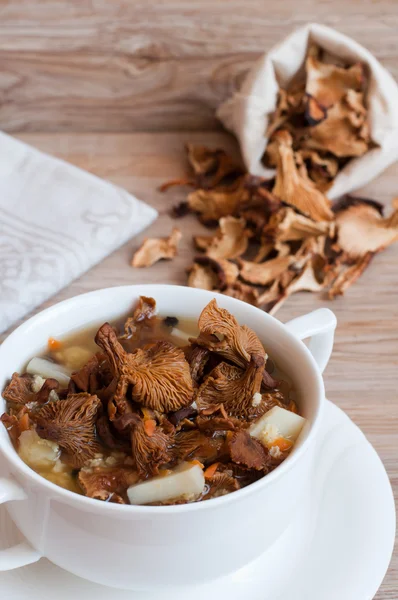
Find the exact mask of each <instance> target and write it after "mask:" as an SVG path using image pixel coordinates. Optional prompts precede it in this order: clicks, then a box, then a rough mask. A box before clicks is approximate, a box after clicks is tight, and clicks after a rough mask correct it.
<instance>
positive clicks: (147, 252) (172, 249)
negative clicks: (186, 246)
mask: <svg viewBox="0 0 398 600" xmlns="http://www.w3.org/2000/svg"><path fill="white" fill-rule="evenodd" d="M181 238H182V233H181V231H180V230H179V229H177V228H176V227H174V229H173V231H172V232H171V234H170V235H169V237H168V238H146V239H145V240H144V242H143V243H142V245H141V247H140V248H139V249H138V250H137V251H136V253H135V254H134V256H133V260H132V261H131V264H132V266H133V267H150V266H151V265H153V264H155V263H156V262H158V261H159V260H162V259H170V258H174V256H175V255H176V254H177V248H178V244H179V243H180V240H181Z"/></svg>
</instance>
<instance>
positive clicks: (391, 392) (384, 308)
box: [19, 133, 398, 600]
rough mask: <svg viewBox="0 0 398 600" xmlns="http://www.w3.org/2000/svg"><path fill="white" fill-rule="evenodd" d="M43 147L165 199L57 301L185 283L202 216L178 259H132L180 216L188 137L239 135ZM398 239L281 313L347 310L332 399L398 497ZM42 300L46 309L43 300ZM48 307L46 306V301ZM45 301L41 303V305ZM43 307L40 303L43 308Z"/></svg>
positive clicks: (96, 140) (387, 180) (187, 230)
mask: <svg viewBox="0 0 398 600" xmlns="http://www.w3.org/2000/svg"><path fill="white" fill-rule="evenodd" d="M19 137H20V138H21V139H23V140H24V141H27V142H29V143H31V144H33V145H34V146H37V147H38V148H40V149H41V150H44V151H46V152H50V153H52V154H55V155H57V156H59V157H61V158H64V159H66V160H68V161H70V162H72V163H74V164H76V165H78V166H80V167H83V168H84V169H88V170H89V171H92V172H93V173H96V174H97V175H99V176H101V177H104V178H107V179H110V180H111V181H113V182H115V183H117V184H119V185H121V186H124V187H125V188H126V189H128V190H129V191H131V192H132V193H135V194H136V195H137V196H139V197H140V198H142V199H144V200H146V201H147V202H149V203H150V204H152V205H153V206H155V207H156V208H157V209H158V210H159V213H160V216H159V219H158V220H157V221H156V222H155V223H154V224H153V225H152V226H151V228H150V229H149V230H148V231H146V232H145V233H143V234H142V235H141V236H139V237H137V238H135V239H133V240H132V241H131V242H129V243H128V244H126V245H125V246H123V247H122V248H121V249H120V250H118V251H117V252H115V253H114V254H112V255H111V256H109V257H108V258H107V259H106V260H104V261H103V262H102V263H101V264H100V265H98V266H96V267H95V268H93V269H92V270H91V271H89V272H88V273H86V274H85V275H83V276H82V277H81V278H80V279H78V280H77V281H75V282H74V283H72V284H71V285H70V286H69V287H68V288H67V289H65V290H63V291H62V292H60V293H59V294H57V296H56V297H54V298H52V299H51V300H49V301H48V302H46V303H45V305H44V306H49V305H51V304H53V303H54V302H58V301H60V300H62V299H65V298H70V297H72V296H74V295H76V294H80V293H82V292H85V291H88V290H92V289H96V288H101V287H106V286H115V285H121V284H129V283H149V282H159V283H174V284H177V283H178V284H184V283H185V281H186V276H185V272H184V271H185V268H186V267H187V266H188V265H189V264H190V261H191V259H192V256H193V249H192V244H191V236H192V234H193V233H194V232H195V233H198V232H200V231H203V230H204V228H202V227H201V226H200V225H199V224H198V222H197V221H196V219H194V218H193V217H186V218H184V219H183V220H180V221H179V224H180V226H181V228H182V230H183V233H184V238H183V241H182V245H181V250H180V252H179V255H178V257H177V258H176V259H175V260H173V261H171V262H162V263H158V264H157V265H155V266H153V267H151V268H149V269H133V268H132V267H130V266H129V260H130V258H131V255H132V253H133V251H134V250H135V249H136V248H137V247H138V245H139V243H140V241H141V240H142V238H143V237H144V236H146V235H150V236H155V235H162V234H167V233H168V232H169V231H170V229H171V227H172V225H173V224H174V223H175V221H172V219H171V218H170V217H169V215H168V213H169V209H170V207H171V206H172V205H173V204H174V203H175V202H177V201H179V200H181V199H183V197H184V193H183V191H182V190H173V191H169V192H168V193H167V194H161V193H160V192H158V191H157V187H158V186H159V184H160V183H162V182H163V181H164V180H166V179H168V178H174V177H178V176H179V175H182V174H183V173H184V172H185V156H184V152H183V145H184V142H185V141H187V140H191V141H194V142H197V143H206V144H209V145H211V146H222V147H225V148H227V149H232V150H233V151H235V152H236V151H237V149H236V147H235V145H234V141H233V140H232V138H231V137H230V136H227V135H226V134H220V133H212V134H209V133H190V134H181V133H169V134H166V133H163V134H140V133H138V134H124V135H111V134H107V135H104V134H97V135H94V134H91V135H83V134H69V135H68V134H61V135H55V134H54V135H49V134H25V135H21V136H19ZM361 192H362V193H363V194H366V195H368V196H370V197H376V198H379V199H381V200H383V201H384V202H386V203H388V201H389V200H390V199H391V198H392V197H394V196H396V195H397V192H398V165H394V166H392V167H390V168H389V169H388V171H387V172H386V173H385V174H384V175H383V176H381V177H379V178H378V179H377V180H375V181H374V182H373V183H371V184H369V185H368V186H367V187H366V188H364V190H362V191H361ZM397 265H398V245H396V246H395V247H391V248H389V249H388V250H387V251H385V252H384V253H382V254H380V255H379V256H377V257H376V258H375V259H374V261H373V263H372V265H371V267H370V268H369V269H368V271H367V272H366V273H365V274H364V276H363V277H362V278H361V279H360V280H359V281H358V282H357V283H356V284H355V286H353V287H352V288H351V289H350V290H349V292H348V293H347V295H346V296H345V297H344V298H340V299H338V300H336V301H334V302H326V301H325V300H323V299H322V298H320V297H319V296H317V295H315V294H305V293H301V294H297V295H295V296H294V297H292V298H290V299H289V301H288V302H287V303H286V305H285V306H284V307H283V308H282V310H281V311H280V312H279V313H278V315H277V316H278V318H280V319H281V320H282V321H286V320H288V319H291V318H293V317H295V316H298V315H301V314H303V313H305V312H308V311H310V310H313V309H315V308H318V307H320V306H323V305H325V304H326V305H327V306H329V307H330V308H332V310H334V312H335V313H336V315H337V319H338V328H337V332H336V343H335V348H334V353H333V356H332V359H331V361H330V364H329V366H328V368H327V370H326V373H325V383H326V389H327V394H328V397H329V398H330V399H331V400H332V401H333V402H335V403H336V404H337V405H339V406H340V407H341V408H343V410H345V411H346V412H347V413H348V414H349V415H350V417H351V418H352V419H353V420H354V421H355V422H356V423H357V424H358V425H359V426H360V427H361V428H362V430H363V431H364V432H365V434H366V435H367V436H368V438H369V440H370V441H371V443H372V444H373V445H374V446H375V448H376V450H377V451H378V452H379V454H380V456H381V458H382V460H383V462H384V464H385V466H386V468H387V471H388V473H389V476H390V479H391V482H392V485H393V488H394V492H395V497H396V500H398V466H397V464H398V461H397V455H398V451H397V449H398V402H397V388H398V301H397V290H398V267H397ZM41 308H42V307H41ZM41 308H40V309H41ZM40 309H38V310H40ZM35 312H38V311H35ZM397 582H398V560H397V556H395V557H394V559H393V562H392V565H391V567H390V569H389V572H388V574H387V577H386V579H385V581H384V583H383V585H382V588H381V590H380V591H379V593H378V594H377V596H376V598H377V600H387V599H388V600H396V599H397V597H398V585H397Z"/></svg>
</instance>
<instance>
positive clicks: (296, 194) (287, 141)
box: [272, 131, 333, 221]
mask: <svg viewBox="0 0 398 600" xmlns="http://www.w3.org/2000/svg"><path fill="white" fill-rule="evenodd" d="M274 139H275V141H276V142H277V148H278V164H277V172H276V180H275V186H274V189H273V190H272V191H273V193H274V194H275V195H276V196H279V198H281V199H282V200H283V201H284V202H287V203H288V204H291V205H292V206H294V207H295V208H298V210H300V211H301V212H303V213H304V214H306V215H309V216H310V217H311V219H313V220H314V221H330V220H331V219H332V218H333V213H332V211H331V208H330V202H329V200H328V199H327V198H326V196H325V195H324V194H322V192H320V191H319V190H317V189H316V187H315V185H314V183H313V182H312V181H311V180H310V179H309V178H308V177H307V178H304V177H303V176H302V174H300V173H299V172H298V170H297V167H296V163H295V160H294V154H293V148H292V141H293V140H292V136H291V135H290V133H289V132H288V131H277V132H276V133H275V135H274Z"/></svg>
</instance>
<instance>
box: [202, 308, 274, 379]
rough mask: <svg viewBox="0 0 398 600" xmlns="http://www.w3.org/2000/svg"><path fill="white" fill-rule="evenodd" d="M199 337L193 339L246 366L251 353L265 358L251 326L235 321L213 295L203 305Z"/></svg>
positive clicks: (262, 348) (261, 346)
mask: <svg viewBox="0 0 398 600" xmlns="http://www.w3.org/2000/svg"><path fill="white" fill-rule="evenodd" d="M198 326H199V331H200V334H199V337H198V338H197V339H196V340H195V343H196V344H198V345H199V346H204V347H205V348H207V349H208V350H211V351H212V352H216V353H218V354H220V355H221V356H223V357H224V358H226V359H228V360H230V361H231V362H233V363H235V364H237V365H238V366H241V367H246V366H247V365H248V364H249V363H250V361H251V358H252V356H255V357H262V358H263V359H265V350H264V347H263V345H262V343H261V342H260V340H259V339H258V337H257V335H256V334H255V333H254V331H253V330H252V329H250V328H249V327H247V326H246V325H239V323H238V322H237V320H236V319H235V317H234V316H233V315H231V313H229V312H228V311H227V310H226V309H225V308H220V307H219V306H218V304H217V301H216V300H215V299H214V300H212V301H211V302H209V304H208V305H207V306H206V307H205V308H204V309H203V311H202V313H201V315H200V317H199V321H198Z"/></svg>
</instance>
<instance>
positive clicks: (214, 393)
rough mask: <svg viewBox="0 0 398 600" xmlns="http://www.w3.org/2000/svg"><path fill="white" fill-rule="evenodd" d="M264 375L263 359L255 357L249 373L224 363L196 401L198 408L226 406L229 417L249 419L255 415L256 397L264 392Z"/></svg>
mask: <svg viewBox="0 0 398 600" xmlns="http://www.w3.org/2000/svg"><path fill="white" fill-rule="evenodd" d="M263 372H264V357H263V356H255V355H254V356H252V358H251V361H250V363H249V366H248V367H247V369H246V371H242V370H241V369H239V368H238V367H234V366H232V365H229V364H227V363H221V364H220V365H218V366H217V367H216V368H215V369H213V371H212V372H211V373H210V374H209V375H208V376H207V377H206V379H205V380H204V382H203V383H202V385H201V386H200V388H199V390H198V392H197V395H196V398H195V400H196V404H197V405H198V408H199V409H205V408H207V407H208V406H210V405H213V404H217V403H223V405H224V407H225V410H226V412H227V414H228V415H230V416H234V417H244V418H248V417H249V416H250V414H251V413H252V412H253V405H252V401H253V396H254V394H256V393H258V392H260V388H261V383H262V379H263Z"/></svg>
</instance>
